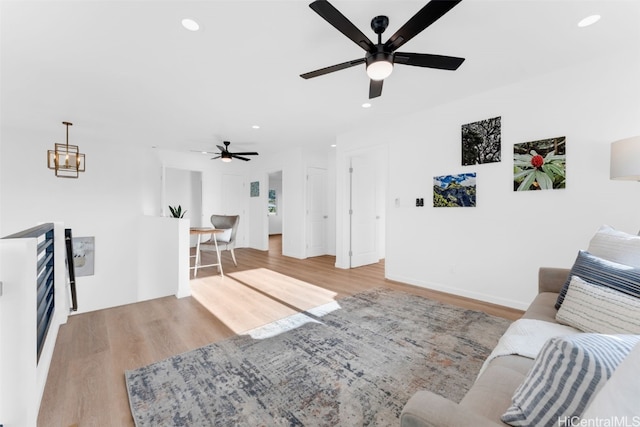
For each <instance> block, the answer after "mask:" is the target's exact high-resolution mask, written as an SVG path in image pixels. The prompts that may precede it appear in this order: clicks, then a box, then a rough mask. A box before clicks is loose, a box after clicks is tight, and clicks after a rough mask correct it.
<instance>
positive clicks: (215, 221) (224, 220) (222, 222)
mask: <svg viewBox="0 0 640 427" xmlns="http://www.w3.org/2000/svg"><path fill="white" fill-rule="evenodd" d="M239 223H240V215H211V224H212V225H213V227H214V228H230V229H231V238H230V239H229V242H228V243H233V242H235V240H236V232H237V231H238V224H239ZM225 243H226V242H225Z"/></svg>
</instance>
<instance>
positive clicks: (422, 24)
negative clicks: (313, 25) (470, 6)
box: [300, 0, 464, 99]
mask: <svg viewBox="0 0 640 427" xmlns="http://www.w3.org/2000/svg"><path fill="white" fill-rule="evenodd" d="M461 1H462V0H431V1H430V2H429V3H427V4H426V5H425V6H424V7H423V8H422V9H420V10H419V11H418V13H416V14H415V15H413V17H411V19H409V20H408V21H407V22H406V23H405V24H404V25H403V26H402V27H401V28H400V29H399V30H398V31H396V33H395V34H394V35H392V36H391V37H390V38H389V40H387V41H386V42H385V43H382V33H383V32H384V30H386V29H387V26H388V25H389V18H388V17H386V16H382V15H381V16H376V17H375V18H373V19H372V20H371V29H372V30H373V31H374V33H376V34H377V35H378V43H376V44H374V43H373V42H372V41H371V40H369V38H368V37H367V36H365V35H364V34H363V33H362V31H360V30H359V29H358V28H357V27H356V26H355V25H354V24H353V23H352V22H351V21H349V20H348V19H347V18H346V17H345V16H344V15H343V14H342V13H340V11H338V9H336V8H335V7H334V6H332V5H331V3H329V2H328V1H327V0H316V1H314V2H313V3H311V4H310V5H309V7H310V8H311V9H313V10H314V11H315V12H316V13H317V14H318V15H320V16H321V17H322V18H324V19H325V20H326V21H327V22H328V23H329V24H331V25H333V26H334V27H335V28H336V29H337V30H338V31H340V32H341V33H342V34H344V35H345V36H347V37H348V38H349V39H351V41H353V42H354V43H355V44H357V45H358V46H360V47H361V48H362V49H364V50H365V51H366V52H367V53H366V54H365V57H364V58H361V59H354V60H352V61H348V62H343V63H342V64H336V65H332V66H330V67H325V68H321V69H319V70H315V71H311V72H308V73H304V74H301V75H300V77H302V78H303V79H310V78H313V77H318V76H322V75H325V74H329V73H333V72H334V71H339V70H344V69H345V68H350V67H354V66H356V65H359V64H366V66H367V75H368V76H369V78H370V80H371V82H370V84H369V99H371V98H376V97H378V96H380V95H381V94H382V82H383V81H384V79H385V78H386V77H388V76H389V75H390V74H391V72H392V71H393V65H394V64H404V65H414V66H417V67H426V68H437V69H441V70H457V69H458V67H459V66H460V65H461V64H462V63H463V62H464V58H457V57H454V56H443V55H431V54H426V53H409V52H396V49H398V48H399V47H400V46H402V45H403V44H405V43H406V42H408V41H409V40H411V39H412V38H413V37H415V36H416V35H418V34H419V33H420V32H421V31H422V30H424V29H425V28H427V27H428V26H429V25H431V24H433V23H434V22H435V21H437V20H438V19H440V18H441V17H442V16H443V15H444V14H445V13H447V12H448V11H450V10H451V9H452V8H453V7H454V6H455V5H457V4H458V3H460V2H461Z"/></svg>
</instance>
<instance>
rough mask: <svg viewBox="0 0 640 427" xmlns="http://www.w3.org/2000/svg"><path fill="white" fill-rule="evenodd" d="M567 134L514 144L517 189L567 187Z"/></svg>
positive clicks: (515, 188) (514, 171) (514, 181)
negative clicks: (565, 135)
mask: <svg viewBox="0 0 640 427" xmlns="http://www.w3.org/2000/svg"><path fill="white" fill-rule="evenodd" d="M566 149H567V147H566V137H564V136H560V137H557V138H550V139H541V140H538V141H531V142H523V143H521V144H515V145H514V146H513V190H514V191H530V190H557V189H561V188H565V186H566V179H567V174H566V167H567V153H566Z"/></svg>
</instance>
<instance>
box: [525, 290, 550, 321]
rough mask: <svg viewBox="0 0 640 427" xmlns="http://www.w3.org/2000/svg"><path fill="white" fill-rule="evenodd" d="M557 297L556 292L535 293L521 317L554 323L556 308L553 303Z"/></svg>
mask: <svg viewBox="0 0 640 427" xmlns="http://www.w3.org/2000/svg"><path fill="white" fill-rule="evenodd" d="M557 299H558V293H557V292H543V293H540V294H538V295H536V297H535V299H534V300H533V302H532V303H531V304H530V305H529V308H528V309H527V311H525V312H524V314H523V315H522V318H523V319H535V320H544V321H545V322H552V323H556V313H557V312H558V310H556V308H555V307H554V304H555V302H556V300H557Z"/></svg>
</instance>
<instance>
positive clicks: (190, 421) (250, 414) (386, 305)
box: [125, 289, 510, 427]
mask: <svg viewBox="0 0 640 427" xmlns="http://www.w3.org/2000/svg"><path fill="white" fill-rule="evenodd" d="M338 304H339V306H340V308H339V309H337V310H334V311H331V312H330V313H328V314H325V315H324V316H322V317H319V316H315V315H314V314H312V313H310V312H305V313H303V314H304V315H307V316H309V317H310V319H312V320H314V321H310V322H306V323H304V322H301V326H299V327H297V328H296V329H293V330H290V331H287V332H284V333H281V334H278V335H273V334H268V335H269V336H270V337H269V338H265V339H253V338H251V337H250V336H248V335H240V336H235V337H233V338H230V339H227V340H224V341H221V342H217V343H214V344H210V345H207V346H204V347H201V348H198V349H196V350H193V351H189V352H187V353H183V354H180V355H177V356H174V357H171V358H169V359H166V360H163V361H160V362H157V363H153V364H151V365H148V366H145V367H142V368H139V369H136V370H132V371H126V372H125V378H126V383H127V390H128V393H129V402H130V405H131V412H132V415H133V418H134V421H135V423H136V425H137V426H138V427H142V426H205V425H206V426H236V425H240V426H303V425H305V426H337V425H345V426H346V425H348V426H361V425H367V426H368V425H377V426H391V425H398V419H399V416H400V412H401V411H402V408H403V407H404V405H405V403H406V402H407V400H408V399H409V398H410V397H411V395H412V394H413V393H415V392H416V391H418V390H421V389H426V390H431V391H433V392H435V393H438V394H440V395H442V396H444V397H446V398H449V399H451V400H454V401H456V402H458V401H460V400H461V399H462V397H463V396H464V394H465V393H466V392H467V390H468V389H469V387H470V386H471V385H472V384H473V381H474V379H475V376H476V374H477V373H478V371H479V369H480V367H481V365H482V362H483V360H484V359H485V358H486V357H487V356H488V355H489V353H490V352H491V349H492V348H493V347H494V346H495V345H496V343H497V342H498V339H499V338H500V335H502V333H503V332H504V331H505V330H506V329H507V327H508V326H509V324H510V322H509V321H508V320H505V319H502V318H498V317H494V316H489V315H487V314H484V313H482V312H478V311H473V310H465V309H462V308H458V307H454V306H451V305H446V304H442V303H439V302H435V301H432V300H429V299H426V298H422V297H419V296H415V295H411V294H408V293H404V292H399V291H393V290H389V289H375V290H372V291H367V292H364V293H360V294H357V295H354V296H351V297H347V298H344V299H341V300H338Z"/></svg>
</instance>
